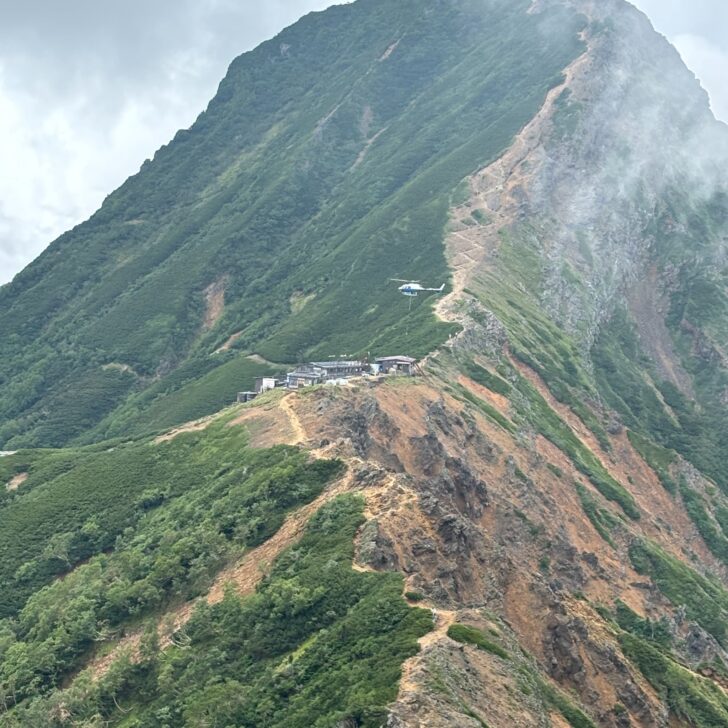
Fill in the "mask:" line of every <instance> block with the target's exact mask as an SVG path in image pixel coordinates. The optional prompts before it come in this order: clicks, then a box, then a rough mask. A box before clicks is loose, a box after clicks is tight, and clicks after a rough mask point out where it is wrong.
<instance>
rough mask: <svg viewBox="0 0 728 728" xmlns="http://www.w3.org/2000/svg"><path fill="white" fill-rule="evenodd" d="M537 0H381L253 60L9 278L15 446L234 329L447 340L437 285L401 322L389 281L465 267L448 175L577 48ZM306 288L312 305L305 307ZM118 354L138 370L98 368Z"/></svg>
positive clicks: (330, 341)
mask: <svg viewBox="0 0 728 728" xmlns="http://www.w3.org/2000/svg"><path fill="white" fill-rule="evenodd" d="M528 4H529V3H528V2H526V0H518V2H515V3H508V4H499V5H498V6H496V7H494V8H492V9H491V10H489V11H487V12H484V10H483V8H482V6H481V5H480V4H479V3H473V2H469V1H466V0H462V2H458V3H439V2H434V1H433V2H431V3H430V7H429V8H428V12H427V13H423V12H422V6H421V3H419V2H415V1H414V0H405V1H404V2H400V1H399V0H398V1H397V2H394V1H393V0H371V1H370V2H363V3H355V4H353V5H347V6H343V7H336V8H332V9H331V10H329V11H328V12H326V13H323V14H316V15H312V16H308V17H307V18H305V19H304V20H302V21H301V22H300V23H298V24H297V25H295V26H293V27H292V28H289V29H288V30H286V31H284V32H283V33H282V34H281V35H280V36H279V37H278V38H276V39H274V40H272V41H270V42H268V43H264V44H263V45H262V46H261V47H259V48H258V49H256V50H255V51H254V52H252V53H249V54H246V55H244V56H241V57H240V58H238V59H237V60H236V61H235V62H234V63H233V64H232V66H231V68H230V71H229V73H228V75H227V77H226V78H225V80H224V81H223V83H222V84H221V86H220V89H219V92H218V94H217V96H216V97H215V99H214V100H213V101H212V102H211V104H210V106H209V108H208V109H207V111H206V112H205V113H204V114H202V115H201V116H200V118H199V119H198V121H197V122H196V124H195V125H194V126H193V127H192V128H191V129H190V130H188V131H185V132H180V133H179V134H178V135H177V137H175V139H174V141H173V142H172V143H170V145H168V146H167V147H165V148H163V149H162V150H160V151H159V152H158V153H157V155H156V156H155V159H154V160H153V161H152V162H150V163H148V164H145V165H144V167H143V168H142V170H141V172H140V173H139V174H138V175H137V176H135V177H133V178H132V179H130V180H129V181H128V182H127V183H125V185H123V186H122V188H120V189H119V190H118V191H117V192H115V193H114V194H113V195H111V196H110V197H109V198H108V199H107V201H106V202H105V204H104V206H103V207H102V208H101V210H100V211H99V212H98V213H97V214H96V215H95V216H94V217H93V218H92V219H91V220H90V221H89V222H87V223H85V224H84V225H81V226H79V227H78V228H76V229H74V230H72V231H70V232H69V233H67V234H66V235H64V236H62V237H61V238H60V239H59V240H57V241H56V242H55V243H54V244H53V245H52V246H51V247H50V248H49V249H48V251H46V253H44V254H43V255H42V256H41V257H40V258H39V259H38V260H37V261H36V262H35V263H33V264H32V265H31V266H29V267H28V269H26V270H25V271H24V272H23V273H21V274H20V275H19V276H18V277H17V279H16V280H15V281H14V282H13V283H12V284H11V285H9V286H6V287H4V288H2V289H1V290H0V330H2V331H3V337H1V340H0V371H2V375H0V376H1V377H2V380H1V381H0V384H2V395H0V418H1V419H2V425H1V426H0V442H4V443H6V446H8V447H10V446H12V447H17V446H25V445H38V444H54V445H55V444H61V443H62V442H67V441H69V440H70V439H73V438H74V437H78V436H80V435H82V434H83V433H84V432H87V431H88V430H89V429H90V428H93V427H95V426H97V424H98V423H99V422H101V421H104V424H103V426H102V427H101V428H100V429H99V433H101V432H102V431H107V430H108V431H117V430H121V429H122V428H123V426H124V425H125V423H126V422H127V421H128V417H129V411H128V407H129V406H132V407H133V404H132V405H128V406H126V405H124V404H123V403H124V402H125V400H127V399H128V398H129V396H130V395H132V394H133V393H135V392H139V391H143V390H145V389H146V388H147V387H148V386H149V377H152V376H154V375H157V376H159V375H160V374H161V375H162V376H166V375H167V374H168V373H169V372H170V370H174V369H176V368H177V367H179V366H180V365H181V364H184V363H185V362H190V363H194V362H197V364H196V366H202V362H204V361H205V359H206V357H207V356H208V354H209V353H210V352H211V351H213V350H214V349H215V348H217V347H218V346H219V345H220V344H221V343H222V342H224V341H225V340H226V339H227V338H228V337H229V336H230V335H231V334H233V333H236V332H242V335H241V337H240V338H239V339H238V341H237V344H236V345H237V346H238V347H239V348H240V349H242V350H256V351H259V352H260V353H261V354H263V355H264V356H265V357H266V358H268V359H271V360H273V361H288V362H291V361H295V360H296V359H298V358H302V357H308V356H330V355H332V354H334V353H336V354H337V355H338V354H340V353H343V352H346V353H349V354H355V353H359V352H363V351H366V350H373V351H376V352H383V353H392V352H394V351H399V350H404V351H407V352H408V353H411V354H413V355H422V354H424V353H426V352H427V351H430V350H432V349H433V348H435V347H436V346H437V345H438V344H439V343H440V342H442V341H443V340H444V339H445V338H446V337H447V335H448V333H449V331H450V329H449V327H448V326H446V325H444V324H439V323H437V322H436V321H435V319H434V317H433V315H432V313H431V308H430V302H429V301H428V299H425V298H421V299H418V300H416V301H415V302H414V306H413V309H412V312H411V314H410V315H408V316H405V315H404V314H405V312H406V302H403V301H402V299H401V297H399V296H398V294H397V292H396V290H395V289H394V287H393V286H390V285H389V284H388V283H387V278H389V277H390V276H393V275H394V276H397V277H404V276H413V277H416V278H422V279H424V280H428V281H433V282H439V281H443V280H445V279H446V278H447V270H446V266H445V261H444V256H443V250H442V237H443V229H444V226H445V224H446V222H447V209H448V205H449V200H450V195H451V193H452V191H453V190H454V189H455V187H456V186H457V184H458V183H459V182H460V180H461V179H462V178H463V177H464V176H465V175H467V174H469V173H470V172H472V171H474V170H475V169H477V168H478V167H479V166H481V165H483V164H484V163H486V162H487V161H489V160H491V159H492V158H494V157H495V156H497V155H498V154H499V153H500V152H501V151H502V150H503V149H504V148H505V147H506V146H507V145H508V143H509V142H510V140H511V138H512V137H513V135H514V134H515V133H516V132H517V131H518V130H519V129H520V127H521V126H523V124H525V123H526V122H527V121H528V120H529V119H530V118H531V117H532V116H533V114H534V113H535V112H536V110H537V109H538V107H539V105H540V104H541V102H542V100H543V98H544V95H545V93H546V91H547V90H548V88H549V87H550V86H551V85H552V84H553V83H555V82H556V81H557V80H558V78H559V74H560V72H561V70H562V69H563V68H564V67H565V66H566V65H567V64H568V63H569V61H570V60H571V59H573V58H574V57H575V55H576V54H577V53H578V52H579V50H580V48H581V46H580V44H579V42H578V41H577V40H576V30H577V29H578V27H579V20H578V19H575V18H573V17H571V16H558V17H556V16H552V15H551V14H548V15H547V17H543V16H531V15H526V14H525V10H526V9H527V7H528ZM550 22H553V23H556V24H558V26H559V33H558V34H556V35H554V34H550V33H548V32H547V33H544V24H548V23H550ZM397 41H399V43H398V45H397V46H396V48H392V52H391V54H390V55H389V56H388V57H386V59H385V58H383V56H384V55H385V52H386V51H387V49H388V48H390V47H392V45H393V44H394V43H395V42H397ZM375 136H376V141H374V142H373V143H372V144H371V145H369V142H370V141H371V140H373V139H374V137H375ZM365 149H366V153H365V154H363V155H362V153H363V152H364V150H365ZM360 155H362V156H361V157H360ZM221 278H224V280H225V285H226V304H227V305H226V309H225V312H224V314H223V316H222V319H221V320H220V321H219V322H218V324H217V326H216V327H214V328H213V329H212V331H209V332H205V331H203V330H202V328H201V320H202V316H203V311H204V305H205V304H204V300H203V299H204V297H203V291H204V289H205V288H206V287H207V286H208V285H209V284H210V283H212V282H213V281H217V280H220V279H221ZM291 297H294V300H296V299H297V300H301V299H302V297H305V300H307V301H308V303H307V304H306V305H305V307H304V308H303V309H302V310H300V311H298V312H297V313H296V314H295V315H293V314H292V307H291V305H290V303H289V299H291ZM109 363H119V364H124V365H127V366H130V367H131V368H132V369H133V370H134V372H136V374H137V375H138V377H134V376H133V375H132V374H130V373H128V372H127V373H126V374H124V375H123V376H122V374H121V373H120V372H119V371H118V370H109V369H107V370H103V374H100V373H99V370H100V367H101V366H102V365H105V364H109ZM187 365H189V364H187ZM155 386H157V385H155ZM159 386H162V387H163V386H164V385H163V384H162V385H159ZM238 388H239V387H234V388H233V391H231V392H229V396H230V397H232V396H233V395H234V390H235V389H238ZM63 393H68V394H67V395H65V396H64V394H63ZM69 399H70V400H72V401H73V402H74V403H75V408H76V411H75V412H74V414H73V417H69V416H68V413H69V412H71V408H70V406H69ZM117 408H119V409H118V422H115V417H114V415H111V416H110V413H111V412H113V411H115V410H116V409H117ZM180 416H181V415H180ZM185 416H186V413H185ZM59 418H64V420H65V422H66V425H67V430H66V432H64V431H63V429H62V428H60V427H59V426H58V419H59ZM156 419H157V418H156V416H155V415H151V420H152V421H156ZM166 422H167V423H169V422H170V421H169V419H167V420H166Z"/></svg>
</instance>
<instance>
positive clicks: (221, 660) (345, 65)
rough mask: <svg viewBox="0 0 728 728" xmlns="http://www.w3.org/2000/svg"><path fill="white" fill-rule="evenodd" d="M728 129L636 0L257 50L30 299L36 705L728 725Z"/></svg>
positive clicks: (13, 366) (5, 431) (497, 14)
mask: <svg viewBox="0 0 728 728" xmlns="http://www.w3.org/2000/svg"><path fill="white" fill-rule="evenodd" d="M727 145H728V128H726V127H725V126H724V125H722V124H720V123H718V122H716V121H715V119H714V118H713V116H712V114H711V112H710V108H709V104H708V99H707V96H706V94H705V92H704V91H703V90H702V89H701V88H700V86H699V84H698V82H697V80H696V79H695V77H694V76H693V75H692V74H691V73H690V72H689V71H688V70H687V68H685V66H684V65H683V64H682V62H681V60H680V58H679V56H678V55H677V53H676V51H675V50H674V49H673V48H672V47H671V46H670V45H669V43H668V42H667V41H666V40H665V39H664V38H662V37H661V36H659V35H658V34H657V33H655V32H654V30H653V29H652V27H651V26H650V24H649V22H648V20H647V19H646V18H645V16H643V15H642V14H641V13H639V12H638V11H637V10H636V9H635V8H633V7H632V6H631V5H629V4H628V3H626V2H622V0H608V1H607V2H604V1H601V0H536V2H530V1H529V0H515V1H513V2H504V1H502V0H501V1H496V0H489V2H481V1H480V0H426V2H423V1H422V0H359V2H355V3H352V4H350V5H346V6H342V7H334V8H331V9H330V10H328V11H326V12H325V13H321V14H317V15H312V16H307V17H306V18H304V19H302V20H301V21H300V22H299V23H297V24H296V25H294V26H292V27H291V28H289V29H286V30H285V31H283V33H281V34H280V35H279V36H277V37H276V38H274V39H272V40H270V41H267V42H266V43H264V44H262V45H261V46H260V47H259V48H257V49H256V50H255V51H253V52H251V53H248V54H245V55H243V56H240V57H239V58H238V59H236V60H235V61H234V62H233V64H232V65H231V67H230V69H229V71H228V74H227V75H226V77H225V78H224V79H223V81H222V83H221V84H220V87H219V90H218V93H217V94H216V96H215V97H214V99H213V100H212V101H211V102H210V104H209V106H208V107H207V109H206V110H205V111H204V113H202V114H201V115H200V117H199V119H198V121H197V122H196V123H195V125H194V126H193V127H191V128H190V129H189V130H185V131H181V132H179V133H178V134H177V135H176V136H175V138H174V139H173V140H172V141H171V142H170V143H169V144H168V145H167V146H166V147H164V148H163V149H161V150H160V151H159V152H158V154H157V155H156V156H155V158H154V159H153V160H151V161H150V162H149V163H147V164H145V165H144V167H143V168H142V170H141V171H140V173H139V174H138V175H136V176H135V177H133V178H130V179H129V180H128V181H127V182H126V183H125V184H124V185H123V186H122V187H121V188H120V189H119V190H117V191H116V192H114V193H112V194H111V195H110V196H109V198H108V199H107V200H106V202H105V203H104V205H103V207H102V208H101V209H100V210H99V211H98V212H97V213H96V214H95V215H94V216H93V217H92V218H91V220H89V221H88V222H87V223H85V224H84V225H81V226H79V227H77V228H75V229H74V230H71V231H69V232H68V233H66V234H65V235H64V236H62V237H61V238H60V239H59V240H57V241H55V242H54V243H53V244H52V245H51V246H50V248H49V249H48V250H47V251H46V252H45V253H44V254H43V255H42V256H40V257H39V258H38V260H37V261H35V262H34V263H33V264H31V265H30V266H29V267H28V268H27V269H26V270H25V271H23V273H21V274H20V275H19V276H18V277H17V278H16V279H15V281H14V282H13V283H12V284H11V285H10V286H5V287H3V288H2V289H0V330H2V331H3V333H4V335H3V337H0V372H1V373H0V378H1V379H0V381H1V383H2V389H1V390H0V447H2V449H3V451H4V452H3V453H2V454H1V455H0V484H2V483H4V484H5V488H0V582H1V583H2V584H3V585H4V588H3V590H2V595H0V726H8V727H9V728H10V727H12V728H16V727H18V728H21V727H22V728H25V727H26V726H27V727H30V726H33V727H35V726H53V727H54V728H55V727H56V726H70V725H88V726H97V725H102V724H103V725H112V726H123V727H124V728H156V727H157V726H160V725H163V726H170V727H172V726H200V727H202V726H211V725H225V726H227V725H236V726H250V728H253V727H255V728H284V727H285V728H299V727H300V728H309V727H310V726H321V728H324V727H328V726H336V728H384V727H385V726H386V728H415V727H417V726H423V725H427V726H428V728H448V727H449V726H463V727H464V728H471V726H472V728H478V727H480V728H482V727H483V726H490V727H491V728H499V727H501V726H502V727H503V728H506V727H509V726H519V728H521V727H522V728H546V727H547V726H555V727H556V728H564V726H570V727H571V728H595V727H596V726H600V727H601V726H604V727H606V728H628V726H639V727H640V728H642V727H644V728H658V727H659V728H669V727H670V726H676V725H691V726H696V727H697V728H719V727H721V726H727V725H728V694H727V692H726V691H727V690H728V465H727V464H726V462H725V458H724V453H725V452H726V449H727V448H728V421H727V420H726V418H725V407H726V405H727V404H728V358H727V357H728V353H727V352H728V265H727V261H726V240H727V239H728V195H727V194H726V176H725V175H726V172H725V170H726V169H727V168H728V167H727V166H726V162H728V146H727ZM392 279H394V280H392ZM415 281H419V283H416V282H415ZM443 283H444V284H445V285H444V287H442V288H441V285H442V284H443ZM402 284H404V285H402ZM418 286H419V288H418ZM413 293H417V294H418V295H417V296H414V295H412V294H413ZM402 294H405V295H402ZM333 352H339V354H334V353H333ZM341 352H346V354H341ZM339 356H341V357H346V358H347V361H345V362H327V361H325V360H326V359H329V358H331V357H339ZM348 359H351V360H350V361H349V360H348ZM372 360H374V363H375V365H374V367H372V366H371V364H372ZM239 393H240V394H239ZM236 400H237V401H236Z"/></svg>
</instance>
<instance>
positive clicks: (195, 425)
mask: <svg viewBox="0 0 728 728" xmlns="http://www.w3.org/2000/svg"><path fill="white" fill-rule="evenodd" d="M217 417H218V415H217V414H214V415H210V416H209V417H203V418H202V419H200V420H195V421H194V422H187V423H186V424H184V425H180V426H179V427H175V428H174V430H170V431H169V432H165V433H164V434H163V435H159V437H157V438H156V439H155V440H154V444H155V445H159V444H160V443H162V442H169V441H170V440H174V438H175V437H177V436H178V435H182V434H184V433H185V432H199V431H200V430H204V429H205V428H206V427H207V426H208V425H209V424H210V423H211V422H212V421H213V420H215V419H216V418H217Z"/></svg>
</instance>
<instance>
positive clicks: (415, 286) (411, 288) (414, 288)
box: [389, 278, 445, 298]
mask: <svg viewBox="0 0 728 728" xmlns="http://www.w3.org/2000/svg"><path fill="white" fill-rule="evenodd" d="M389 280H390V281H394V282H395V283H403V284H404V285H403V286H400V287H399V288H398V289H397V290H398V291H399V292H400V293H401V294H402V295H403V296H409V297H410V298H415V297H416V296H417V294H418V293H422V292H429V291H433V292H434V293H442V292H443V291H444V290H445V284H444V283H443V284H442V285H441V286H440V287H439V288H425V287H424V286H423V285H422V284H421V283H420V282H419V281H406V280H404V279H402V278H390V279H389Z"/></svg>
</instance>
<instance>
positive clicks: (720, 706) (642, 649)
mask: <svg viewBox="0 0 728 728" xmlns="http://www.w3.org/2000/svg"><path fill="white" fill-rule="evenodd" d="M620 643H621V645H622V649H623V650H624V653H625V654H626V655H627V656H628V657H629V658H630V659H631V660H632V661H633V662H634V663H635V664H636V665H637V667H638V668H639V669H640V671H641V672H642V674H643V675H644V676H645V677H646V678H647V680H649V682H650V683H651V684H652V686H653V687H654V688H655V690H657V691H658V692H659V693H660V694H662V695H664V696H665V700H666V702H667V705H668V706H669V708H670V712H671V713H672V714H673V715H675V716H677V718H679V719H680V720H684V721H686V725H692V726H696V728H723V726H726V725H728V697H726V694H725V692H724V691H723V690H721V688H719V687H718V686H717V685H716V684H715V683H713V682H712V681H711V680H707V679H705V678H702V677H699V676H697V675H696V674H695V673H693V672H690V670H688V669H686V668H685V667H683V666H682V665H680V664H679V663H677V662H675V661H674V660H673V659H672V658H671V657H669V656H668V655H667V654H665V653H664V652H663V651H661V650H660V649H659V648H658V647H655V646H654V645H653V644H651V643H650V642H648V641H647V640H645V639H642V638H640V637H637V636H635V635H633V634H629V633H626V632H625V633H622V635H621V636H620Z"/></svg>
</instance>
